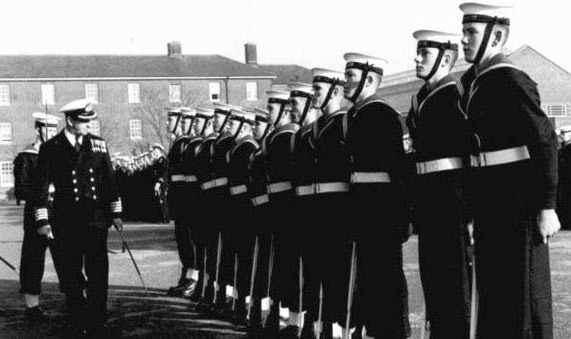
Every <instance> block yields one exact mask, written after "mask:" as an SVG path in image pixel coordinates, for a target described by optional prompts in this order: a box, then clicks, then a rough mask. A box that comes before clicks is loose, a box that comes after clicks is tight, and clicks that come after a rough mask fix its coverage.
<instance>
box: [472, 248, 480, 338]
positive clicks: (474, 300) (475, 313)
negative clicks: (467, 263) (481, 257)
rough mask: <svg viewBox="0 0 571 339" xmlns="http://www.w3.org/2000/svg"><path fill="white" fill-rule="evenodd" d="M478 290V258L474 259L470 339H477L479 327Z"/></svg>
mask: <svg viewBox="0 0 571 339" xmlns="http://www.w3.org/2000/svg"><path fill="white" fill-rule="evenodd" d="M478 302H479V298H478V289H477V287H476V258H473V259H472V302H471V307H470V339H475V338H476V329H477V327H478Z"/></svg>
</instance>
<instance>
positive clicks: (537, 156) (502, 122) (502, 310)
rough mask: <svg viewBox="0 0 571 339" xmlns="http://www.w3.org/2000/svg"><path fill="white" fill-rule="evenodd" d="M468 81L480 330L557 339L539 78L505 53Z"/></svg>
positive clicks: (546, 134) (550, 164)
mask: <svg viewBox="0 0 571 339" xmlns="http://www.w3.org/2000/svg"><path fill="white" fill-rule="evenodd" d="M462 84H463V86H464V88H466V89H467V90H466V92H465V95H464V97H463V98H462V100H461V107H462V109H463V110H464V112H465V113H466V114H467V116H468V121H469V124H470V128H471V133H472V138H473V145H472V150H471V151H472V159H471V162H472V166H473V167H474V169H473V171H472V180H473V185H472V187H473V191H472V196H473V197H474V199H473V203H474V223H475V224H474V225H475V246H476V247H475V251H476V254H477V265H476V269H477V277H478V288H479V293H480V294H479V295H480V302H479V307H480V309H479V310H480V317H479V319H478V332H479V337H480V338H497V337H505V338H533V339H536V338H552V337H553V325H552V321H553V320H552V313H551V312H552V311H551V309H552V306H551V286H550V279H549V274H550V273H549V255H548V246H547V245H545V244H543V243H542V241H541V239H540V238H539V237H538V230H537V223H536V216H537V213H538V212H539V211H540V210H541V209H552V208H554V207H555V200H556V190H557V141H556V136H555V133H554V131H553V127H552V125H551V123H550V122H549V119H548V118H547V116H546V115H545V113H544V112H543V111H542V110H541V107H540V99H539V93H538V91H537V85H536V83H535V82H534V81H533V80H532V79H531V78H530V77H529V76H528V75H527V74H526V73H524V72H523V71H521V70H519V69H518V68H516V67H515V66H513V65H512V64H511V63H510V62H509V61H508V60H507V58H506V57H505V56H504V55H503V54H499V55H496V56H494V57H493V58H492V59H491V60H489V61H488V62H486V63H485V64H484V65H481V66H479V67H478V70H476V68H475V67H472V68H470V69H469V70H468V71H467V72H466V73H465V74H464V76H463V77H462ZM506 246H509V248H510V251H509V252H510V255H506Z"/></svg>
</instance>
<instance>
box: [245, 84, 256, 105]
mask: <svg viewBox="0 0 571 339" xmlns="http://www.w3.org/2000/svg"><path fill="white" fill-rule="evenodd" d="M249 85H254V86H255V87H254V88H253V89H252V88H249ZM252 92H253V94H254V97H253V98H252V97H250V94H251V93H252ZM258 98H259V95H258V82H257V81H248V82H246V101H258V100H259V99H258Z"/></svg>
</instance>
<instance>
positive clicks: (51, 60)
mask: <svg viewBox="0 0 571 339" xmlns="http://www.w3.org/2000/svg"><path fill="white" fill-rule="evenodd" d="M227 76H228V77H237V78H240V77H245V78H248V77H263V78H274V77H275V76H274V75H273V74H271V73H268V72H266V71H264V70H261V69H257V68H254V67H251V66H248V65H246V64H243V63H241V62H238V61H235V60H232V59H229V58H226V57H223V56H221V55H183V56H180V57H169V56H166V55H1V56H0V79H57V78H62V79H69V78H201V77H203V78H209V77H227Z"/></svg>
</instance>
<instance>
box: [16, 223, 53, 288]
mask: <svg viewBox="0 0 571 339" xmlns="http://www.w3.org/2000/svg"><path fill="white" fill-rule="evenodd" d="M50 242H52V244H50ZM48 246H49V249H50V253H51V255H52V259H53V262H54V267H55V269H56V273H57V276H58V280H59V281H60V289H61V280H62V275H61V265H60V263H59V259H60V258H59V256H58V254H59V253H58V251H57V247H56V246H55V244H53V241H50V240H48V239H47V238H46V237H45V236H42V235H39V234H38V232H37V230H36V228H35V227H34V228H26V229H25V230H24V241H23V243H22V257H21V259H20V293H25V294H33V295H39V294H40V293H41V286H42V277H43V275H44V264H45V259H46V249H47V248H48Z"/></svg>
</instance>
